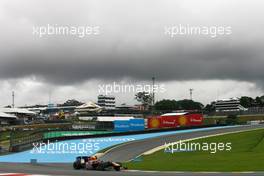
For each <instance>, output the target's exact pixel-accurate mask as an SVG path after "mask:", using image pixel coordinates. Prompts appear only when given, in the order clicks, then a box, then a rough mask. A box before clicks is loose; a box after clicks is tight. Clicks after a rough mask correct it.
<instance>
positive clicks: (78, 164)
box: [73, 162, 82, 170]
mask: <svg viewBox="0 0 264 176" xmlns="http://www.w3.org/2000/svg"><path fill="white" fill-rule="evenodd" d="M81 167H82V166H81V164H80V163H79V162H74V163H73V168H74V169H75V170H80V169H81Z"/></svg>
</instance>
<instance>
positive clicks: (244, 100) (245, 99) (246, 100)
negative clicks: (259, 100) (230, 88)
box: [240, 96, 255, 108]
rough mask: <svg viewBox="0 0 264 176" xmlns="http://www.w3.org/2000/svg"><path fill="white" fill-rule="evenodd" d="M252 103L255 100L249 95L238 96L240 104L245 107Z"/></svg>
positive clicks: (252, 104) (250, 105)
mask: <svg viewBox="0 0 264 176" xmlns="http://www.w3.org/2000/svg"><path fill="white" fill-rule="evenodd" d="M254 103H255V100H254V99H253V98H251V97H247V96H243V97H241V98H240V104H241V105H242V106H243V107H245V108H249V107H252V106H254Z"/></svg>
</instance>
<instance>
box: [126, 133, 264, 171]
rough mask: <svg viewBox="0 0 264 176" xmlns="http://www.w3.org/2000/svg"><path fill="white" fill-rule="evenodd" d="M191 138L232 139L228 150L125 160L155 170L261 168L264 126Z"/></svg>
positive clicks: (135, 166) (134, 166)
mask: <svg viewBox="0 0 264 176" xmlns="http://www.w3.org/2000/svg"><path fill="white" fill-rule="evenodd" d="M191 142H195V143H196V142H199V143H204V142H207V143H214V142H224V143H228V142H232V149H231V151H217V152H216V153H215V154H211V153H210V152H208V151H206V152H205V151H193V152H177V153H173V154H171V153H164V150H161V151H158V152H155V153H154V154H151V155H148V156H143V160H142V161H137V162H135V161H134V162H133V161H132V162H129V163H126V164H125V165H126V166H127V167H128V168H129V169H139V170H159V171H224V172H225V171H226V172H228V171H264V129H261V130H253V131H247V132H241V133H235V134H227V135H222V136H217V137H210V138H205V139H199V140H194V141H191Z"/></svg>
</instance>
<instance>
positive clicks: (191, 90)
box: [189, 88, 194, 100]
mask: <svg viewBox="0 0 264 176" xmlns="http://www.w3.org/2000/svg"><path fill="white" fill-rule="evenodd" d="M189 90H190V100H192V95H193V91H194V89H192V88H191V89H189Z"/></svg>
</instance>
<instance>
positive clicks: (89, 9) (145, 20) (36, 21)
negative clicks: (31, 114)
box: [0, 0, 264, 106]
mask: <svg viewBox="0 0 264 176" xmlns="http://www.w3.org/2000/svg"><path fill="white" fill-rule="evenodd" d="M263 7H264V1H262V0H243V1H242V0H68V1H65V0H55V1H54V0H23V1H21V0H1V1H0V27H1V30H0V106H4V105H8V104H11V91H12V90H14V91H15V92H16V104H17V105H32V104H35V103H38V104H44V103H48V99H49V98H48V97H49V96H48V95H49V92H50V94H51V99H52V101H53V102H54V103H62V102H64V101H66V100H67V99H72V98H75V99H78V100H81V101H88V100H96V97H97V95H98V94H99V92H98V85H102V84H112V83H113V82H116V83H120V84H121V83H122V84H132V83H133V84H148V83H151V77H152V76H155V77H156V79H157V83H158V84H164V85H165V88H166V92H164V93H158V94H157V99H163V98H171V99H183V98H188V97H189V94H188V89H189V88H194V99H195V100H197V101H201V102H203V103H204V104H205V103H209V102H211V101H213V100H215V99H217V98H230V97H236V96H242V95H248V96H253V97H254V96H257V95H263V94H264V93H263V92H264V91H263V89H264V80H263V78H264V72H263V68H264V40H263V39H264V35H263V31H264V29H263V28H264V19H263V18H264V11H263ZM47 25H53V26H68V27H78V26H92V27H94V26H99V32H100V33H99V34H98V35H87V36H85V37H83V38H79V37H77V36H73V35H67V36H66V35H45V36H43V37H39V36H37V35H36V34H33V28H35V29H36V28H37V27H41V26H47ZM179 25H183V26H187V25H189V26H198V27H203V26H206V27H214V26H217V27H219V26H223V27H230V29H231V34H229V35H227V34H226V35H225V34H224V35H218V36H217V37H214V38H213V37H211V36H209V35H177V36H174V37H173V38H172V37H170V36H169V35H166V33H165V28H166V27H170V26H179ZM114 95H115V96H116V97H117V102H118V103H124V102H126V103H128V104H134V103H135V101H134V100H133V93H127V94H125V93H115V94H114Z"/></svg>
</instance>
